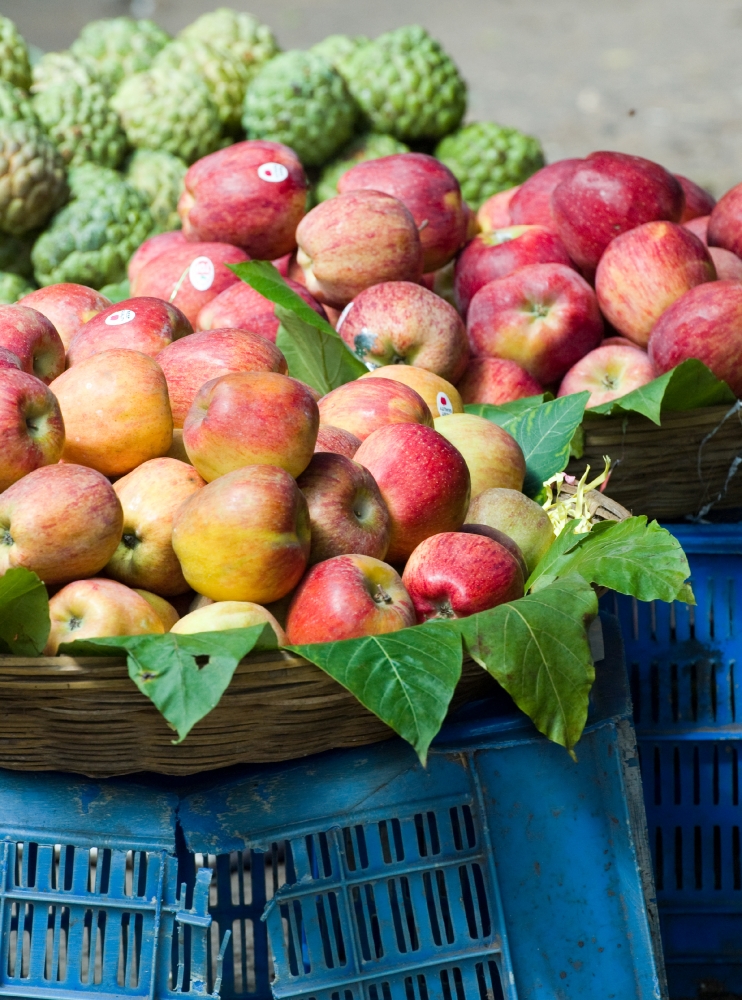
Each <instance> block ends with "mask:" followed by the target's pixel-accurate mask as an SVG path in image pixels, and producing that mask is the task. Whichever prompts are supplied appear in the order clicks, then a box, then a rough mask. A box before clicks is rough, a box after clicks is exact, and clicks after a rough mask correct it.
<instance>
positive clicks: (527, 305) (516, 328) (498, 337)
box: [467, 264, 603, 385]
mask: <svg viewBox="0 0 742 1000" xmlns="http://www.w3.org/2000/svg"><path fill="white" fill-rule="evenodd" d="M467 332H468V334H469V344H470V345H471V348H472V351H473V353H474V354H477V355H484V356H486V357H492V358H509V359H510V360H511V361H515V362H517V363H518V364H519V365H520V366H521V368H525V370H526V371H527V372H528V373H529V374H530V375H532V376H533V377H534V378H535V379H536V381H537V382H540V383H541V385H550V384H551V383H553V382H556V381H557V380H558V379H560V378H561V377H562V375H564V373H565V372H567V371H569V369H570V368H571V367H572V365H573V364H575V362H576V361H579V359H580V358H581V357H583V356H584V355H585V354H587V352H588V351H591V350H592V349H593V348H594V347H597V346H598V344H599V343H600V341H601V339H602V336H603V319H602V317H601V315H600V309H599V308H598V300H597V299H596V297H595V292H594V291H593V290H592V288H591V287H590V286H589V285H588V283H587V282H586V281H585V279H584V278H582V277H580V275H579V274H578V273H577V272H576V271H574V270H573V269H572V268H570V267H565V266H564V265H563V264H530V265H529V266H528V267H523V268H521V269H520V270H519V271H515V272H514V273H513V274H509V275H508V276H507V277H506V278H499V279H498V280H497V281H491V282H490V283H489V284H488V285H485V286H484V288H480V290H479V291H478V292H477V294H476V295H475V296H474V298H473V299H472V302H471V306H470V307H469V315H468V317H467Z"/></svg>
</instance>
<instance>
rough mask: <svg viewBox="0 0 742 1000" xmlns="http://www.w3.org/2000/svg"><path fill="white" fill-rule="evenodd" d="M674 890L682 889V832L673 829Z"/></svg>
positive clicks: (678, 829)
mask: <svg viewBox="0 0 742 1000" xmlns="http://www.w3.org/2000/svg"><path fill="white" fill-rule="evenodd" d="M675 888H676V889H682V888H683V830H682V827H679V826H676V827H675Z"/></svg>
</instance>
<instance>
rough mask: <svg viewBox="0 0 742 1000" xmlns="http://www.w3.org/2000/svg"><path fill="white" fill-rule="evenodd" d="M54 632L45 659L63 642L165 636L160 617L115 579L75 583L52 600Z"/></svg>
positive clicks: (51, 615) (49, 640)
mask: <svg viewBox="0 0 742 1000" xmlns="http://www.w3.org/2000/svg"><path fill="white" fill-rule="evenodd" d="M49 618H50V619H51V630H50V632H49V639H48V641H47V644H46V648H45V649H44V655H45V656H55V655H56V653H57V650H58V649H59V647H60V646H61V644H62V643H63V642H75V640H76V639H101V638H104V637H106V636H114V635H148V634H162V633H163V632H164V631H165V628H164V626H163V624H162V620H161V618H160V616H159V615H158V614H157V612H156V611H155V609H154V608H153V607H152V605H151V604H150V603H149V601H146V600H145V599H144V598H143V597H142V595H141V594H138V593H137V592H136V591H135V590H131V589H130V588H129V587H125V586H124V585H123V584H122V583H116V581H115V580H103V579H98V580H76V581H75V582H74V583H68V584H67V586H66V587H63V588H62V590H60V591H59V592H58V593H56V594H55V595H54V597H52V599H51V600H50V601H49Z"/></svg>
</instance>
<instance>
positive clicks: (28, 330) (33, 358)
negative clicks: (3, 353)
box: [0, 304, 64, 385]
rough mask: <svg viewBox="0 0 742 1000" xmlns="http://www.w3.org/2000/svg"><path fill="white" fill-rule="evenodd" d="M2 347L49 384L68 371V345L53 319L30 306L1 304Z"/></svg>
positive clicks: (24, 367) (0, 343) (0, 330)
mask: <svg viewBox="0 0 742 1000" xmlns="http://www.w3.org/2000/svg"><path fill="white" fill-rule="evenodd" d="M0 347H4V348H5V349H6V350H7V351H10V352H11V354H15V355H16V357H17V358H19V359H20V362H21V368H22V369H23V371H24V372H28V374H29V375H35V376H36V378H38V379H41V381H42V382H44V383H46V385H48V384H49V383H50V382H52V381H53V380H54V379H55V378H56V377H57V375H61V374H62V372H63V371H64V345H63V343H62V340H61V338H60V336H59V334H58V333H57V331H56V330H55V329H54V325H53V324H52V322H51V320H49V319H47V318H46V316H44V314H43V313H41V312H38V310H36V309H32V308H30V307H28V306H20V305H17V304H16V305H13V306H4V305H0Z"/></svg>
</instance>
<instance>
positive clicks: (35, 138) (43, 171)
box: [0, 121, 68, 236]
mask: <svg viewBox="0 0 742 1000" xmlns="http://www.w3.org/2000/svg"><path fill="white" fill-rule="evenodd" d="M67 193H68V191H67V180H66V177H65V169H64V161H63V160H62V157H61V156H60V155H59V152H58V151H57V149H56V147H55V146H54V145H53V144H52V143H51V142H50V141H49V139H48V138H47V137H46V136H45V135H44V133H43V132H42V131H41V129H40V128H38V127H37V126H36V125H32V124H31V123H30V122H23V121H20V122H5V121H0V230H2V231H3V232H5V233H10V235H11V236H20V235H21V234H23V233H27V232H29V230H31V229H38V227H39V226H41V225H42V224H43V223H44V222H46V220H47V219H48V218H49V216H50V215H51V214H52V212H54V211H56V209H58V208H59V206H60V205H63V204H64V202H65V201H66V199H67Z"/></svg>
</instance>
